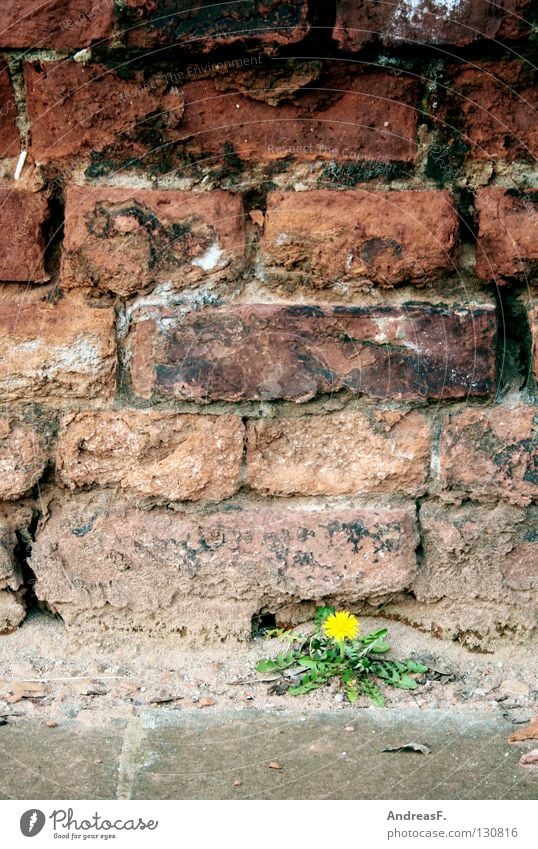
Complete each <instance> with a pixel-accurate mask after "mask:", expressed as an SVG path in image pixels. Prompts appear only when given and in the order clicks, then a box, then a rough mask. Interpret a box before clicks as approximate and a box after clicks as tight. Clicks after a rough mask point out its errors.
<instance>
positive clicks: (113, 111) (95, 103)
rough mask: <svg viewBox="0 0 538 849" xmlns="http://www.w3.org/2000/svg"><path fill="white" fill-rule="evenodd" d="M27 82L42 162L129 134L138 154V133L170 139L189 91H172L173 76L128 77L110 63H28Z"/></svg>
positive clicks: (34, 143) (131, 152)
mask: <svg viewBox="0 0 538 849" xmlns="http://www.w3.org/2000/svg"><path fill="white" fill-rule="evenodd" d="M25 81H26V96H27V104H28V114H29V117H30V122H31V146H30V151H31V153H32V155H33V157H34V159H36V160H37V161H39V162H50V161H55V160H57V159H62V158H65V157H68V156H74V155H81V154H87V153H89V152H91V151H98V150H101V149H102V148H104V147H106V146H107V145H109V144H112V143H113V142H116V141H118V140H119V139H120V138H121V137H123V136H124V137H125V138H126V139H127V140H125V149H126V157H125V158H126V159H128V158H129V157H131V158H132V157H133V156H135V155H136V153H137V149H136V146H135V141H136V136H137V134H140V133H144V131H146V132H157V133H162V134H163V138H164V137H167V135H168V134H170V133H172V134H173V131H174V128H175V127H176V126H177V125H178V123H179V122H180V121H181V116H182V114H183V95H182V94H181V93H180V92H179V91H178V90H177V89H175V88H174V87H172V88H171V89H170V90H168V89H169V83H168V80H167V78H166V77H164V76H159V77H156V78H155V79H154V80H149V81H146V80H145V79H144V75H143V74H142V72H141V71H136V72H133V73H132V74H131V75H130V77H129V78H128V79H124V78H122V77H120V76H119V75H118V74H117V73H116V72H115V71H114V70H112V69H111V68H107V67H106V66H104V65H84V64H81V63H79V62H70V61H63V62H28V63H26V65H25ZM130 134H131V135H132V138H131V137H130Z"/></svg>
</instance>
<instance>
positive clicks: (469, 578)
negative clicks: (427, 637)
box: [389, 502, 538, 649]
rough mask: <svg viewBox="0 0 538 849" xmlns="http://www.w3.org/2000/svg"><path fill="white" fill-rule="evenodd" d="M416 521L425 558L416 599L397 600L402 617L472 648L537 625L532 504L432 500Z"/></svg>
mask: <svg viewBox="0 0 538 849" xmlns="http://www.w3.org/2000/svg"><path fill="white" fill-rule="evenodd" d="M420 521H421V525H422V542H423V562H422V566H421V569H420V570H419V572H417V577H416V579H415V581H414V582H413V587H412V589H413V593H414V595H415V597H416V599H417V601H418V602H419V605H417V604H416V603H413V604H409V605H405V606H403V607H401V606H400V614H403V615H404V616H405V618H406V619H407V621H410V622H414V623H417V624H421V625H422V626H426V627H428V628H429V629H431V630H432V631H433V633H435V634H436V635H437V636H441V637H445V638H449V639H456V640H459V641H460V642H463V643H464V644H466V645H467V646H469V647H470V648H475V649H476V648H488V647H490V646H491V645H492V644H494V642H495V640H497V639H498V638H499V637H502V636H503V635H504V634H506V633H508V634H510V638H511V639H514V638H516V639H517V638H523V637H525V636H528V635H529V633H532V632H533V631H535V630H536V623H537V622H538V616H537V614H538V595H537V592H536V590H537V588H538V568H537V567H538V557H537V529H538V513H537V510H536V507H528V508H527V509H526V510H525V509H523V508H520V507H516V506H514V505H508V504H500V505H498V506H496V507H493V508H492V507H490V506H477V505H476V504H467V505H465V506H462V507H454V508H449V507H441V506H439V505H438V504H436V503H434V502H431V503H426V504H424V505H423V507H422V509H421V511H420ZM390 612H392V613H394V612H395V611H391V610H389V613H390Z"/></svg>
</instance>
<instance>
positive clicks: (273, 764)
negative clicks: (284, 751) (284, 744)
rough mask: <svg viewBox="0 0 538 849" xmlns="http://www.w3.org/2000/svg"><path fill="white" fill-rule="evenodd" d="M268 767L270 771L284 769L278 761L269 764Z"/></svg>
mask: <svg viewBox="0 0 538 849" xmlns="http://www.w3.org/2000/svg"><path fill="white" fill-rule="evenodd" d="M268 767H269V769H282V766H281V764H279V763H277V761H271V763H270V764H268Z"/></svg>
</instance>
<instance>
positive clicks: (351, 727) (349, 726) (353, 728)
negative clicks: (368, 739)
mask: <svg viewBox="0 0 538 849" xmlns="http://www.w3.org/2000/svg"><path fill="white" fill-rule="evenodd" d="M344 731H350V732H351V731H355V726H354V725H346V727H345V728H344Z"/></svg>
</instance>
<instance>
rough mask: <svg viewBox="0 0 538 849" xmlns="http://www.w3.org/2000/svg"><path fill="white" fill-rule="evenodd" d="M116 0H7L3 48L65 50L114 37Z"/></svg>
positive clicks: (3, 7) (0, 41)
mask: <svg viewBox="0 0 538 849" xmlns="http://www.w3.org/2000/svg"><path fill="white" fill-rule="evenodd" d="M113 11H114V2H113V0H41V2H36V0H4V2H3V3H2V15H1V23H2V26H1V34H0V46H2V47H18V48H24V49H30V50H31V49H33V48H35V47H53V48H56V49H57V50H63V49H66V48H72V47H86V46H87V45H89V44H91V43H92V42H97V41H102V40H104V39H107V38H108V37H109V36H110V35H111V33H112V21H113Z"/></svg>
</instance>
